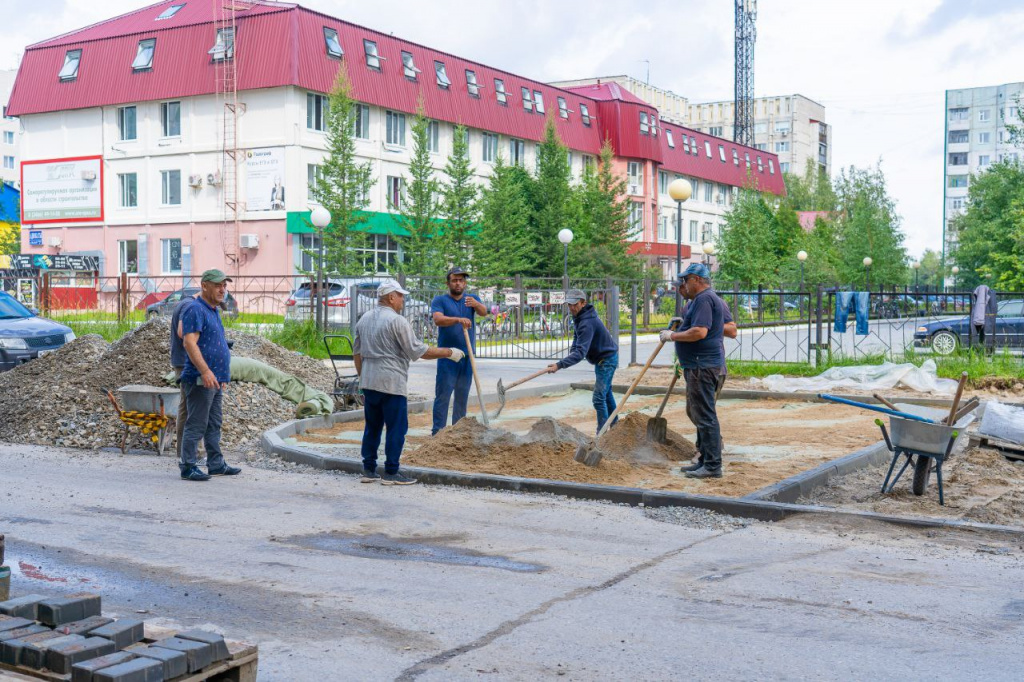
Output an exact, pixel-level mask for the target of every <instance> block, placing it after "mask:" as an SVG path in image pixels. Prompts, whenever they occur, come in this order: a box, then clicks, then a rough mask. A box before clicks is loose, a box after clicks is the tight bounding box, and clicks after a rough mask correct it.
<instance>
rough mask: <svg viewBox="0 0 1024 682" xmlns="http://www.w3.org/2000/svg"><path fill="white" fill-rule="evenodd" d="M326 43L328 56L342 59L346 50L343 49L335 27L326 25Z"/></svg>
mask: <svg viewBox="0 0 1024 682" xmlns="http://www.w3.org/2000/svg"><path fill="white" fill-rule="evenodd" d="M324 44H325V45H326V46H327V56H328V57H334V58H335V59H341V57H342V55H344V54H345V51H344V50H342V49H341V41H340V40H338V32H337V31H335V30H334V29H333V28H327V27H326V26H324Z"/></svg>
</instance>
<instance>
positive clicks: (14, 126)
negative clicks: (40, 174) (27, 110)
mask: <svg viewBox="0 0 1024 682" xmlns="http://www.w3.org/2000/svg"><path fill="white" fill-rule="evenodd" d="M17 75H18V71H17V70H16V69H11V70H3V69H0V105H2V106H3V114H2V117H0V182H6V183H8V184H10V185H14V186H15V187H19V186H20V178H19V177H18V169H19V165H18V162H19V161H20V160H21V155H20V154H19V153H18V147H19V145H20V142H21V136H20V135H18V132H19V130H18V119H16V118H14V117H13V116H8V115H7V102H8V100H9V99H10V97H11V90H12V89H13V88H14V78H15V76H17Z"/></svg>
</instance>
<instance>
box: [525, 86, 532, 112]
mask: <svg viewBox="0 0 1024 682" xmlns="http://www.w3.org/2000/svg"><path fill="white" fill-rule="evenodd" d="M522 92H523V111H533V100H532V99H530V89H529V88H523V89H522Z"/></svg>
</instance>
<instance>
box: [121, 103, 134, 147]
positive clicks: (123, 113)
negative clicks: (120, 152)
mask: <svg viewBox="0 0 1024 682" xmlns="http://www.w3.org/2000/svg"><path fill="white" fill-rule="evenodd" d="M129 109H131V111H132V136H131V137H127V136H126V135H125V133H126V132H127V125H125V124H126V122H127V115H128V110H129ZM117 137H118V140H119V141H121V142H134V141H135V140H138V139H139V110H138V109H137V108H136V107H135V105H134V104H131V105H129V106H126V107H118V108H117Z"/></svg>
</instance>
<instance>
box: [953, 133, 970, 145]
mask: <svg viewBox="0 0 1024 682" xmlns="http://www.w3.org/2000/svg"><path fill="white" fill-rule="evenodd" d="M969 141H970V133H969V132H968V131H966V130H950V131H949V143H950V144H962V143H965V142H969Z"/></svg>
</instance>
